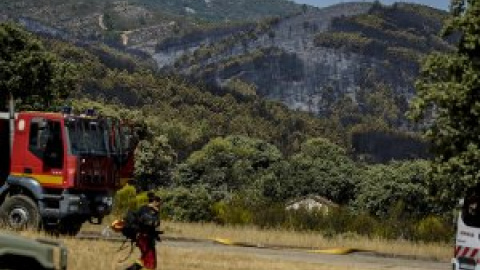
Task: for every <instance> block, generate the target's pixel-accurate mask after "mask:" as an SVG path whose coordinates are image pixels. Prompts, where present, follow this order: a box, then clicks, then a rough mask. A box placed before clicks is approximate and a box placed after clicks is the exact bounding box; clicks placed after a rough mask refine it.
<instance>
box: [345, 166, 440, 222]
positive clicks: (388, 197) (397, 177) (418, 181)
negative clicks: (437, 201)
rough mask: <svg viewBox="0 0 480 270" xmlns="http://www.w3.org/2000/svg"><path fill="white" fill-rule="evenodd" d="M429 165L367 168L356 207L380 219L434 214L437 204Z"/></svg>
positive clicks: (361, 182)
mask: <svg viewBox="0 0 480 270" xmlns="http://www.w3.org/2000/svg"><path fill="white" fill-rule="evenodd" d="M428 166H429V164H428V162H426V161H410V162H394V163H392V164H388V165H383V164H380V165H372V166H369V167H367V168H366V169H365V170H364V171H363V172H362V173H361V178H360V179H361V181H359V184H358V188H357V196H356V198H355V201H354V205H355V207H356V208H358V209H360V210H362V211H365V212H369V213H371V214H374V215H376V216H379V217H392V216H395V215H397V216H399V215H403V214H404V213H409V214H411V215H413V216H417V217H418V216H422V215H425V214H428V213H431V211H432V210H433V209H434V205H433V204H432V200H430V197H429V195H428V193H429V191H428V183H427V175H426V171H427V168H428ZM398 208H401V209H398ZM397 212H398V213H397Z"/></svg>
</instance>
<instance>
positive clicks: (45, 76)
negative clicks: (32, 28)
mask: <svg viewBox="0 0 480 270" xmlns="http://www.w3.org/2000/svg"><path fill="white" fill-rule="evenodd" d="M74 85H75V84H74V76H73V69H72V67H71V66H70V65H68V64H66V63H63V62H61V61H59V60H58V59H57V58H55V56H54V55H52V54H51V53H48V52H46V51H45V48H44V47H43V45H42V44H41V43H40V41H39V40H38V39H36V38H35V37H34V36H33V35H31V34H29V33H28V32H26V31H24V30H23V29H21V28H20V27H18V26H16V25H14V24H11V23H2V24H0V91H1V92H0V106H3V104H5V103H6V100H8V99H9V98H13V99H15V100H16V101H17V104H18V105H20V106H21V107H23V108H25V107H26V108H32V109H47V108H51V107H53V106H55V105H57V104H58V103H59V101H61V100H63V99H64V98H66V97H67V96H68V94H69V92H70V91H71V90H72V89H74Z"/></svg>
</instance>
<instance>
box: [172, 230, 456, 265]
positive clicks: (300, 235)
mask: <svg viewBox="0 0 480 270" xmlns="http://www.w3.org/2000/svg"><path fill="white" fill-rule="evenodd" d="M163 228H164V230H165V231H166V233H167V235H171V236H179V237H189V238H196V239H209V238H210V239H211V238H226V239H230V240H232V241H236V242H247V243H252V244H263V245H280V246H291V247H302V248H311V249H327V248H355V249H361V250H372V251H377V252H381V253H387V254H394V255H411V256H419V257H427V258H432V259H435V260H439V261H450V259H451V256H452V246H451V245H449V244H441V243H430V244H429V243H414V242H410V241H402V240H384V239H369V238H366V237H361V236H357V235H338V236H334V237H328V238H327V237H324V236H322V235H321V234H320V233H317V232H293V231H285V230H260V229H258V228H255V227H232V226H219V225H215V224H210V223H207V224H189V223H173V222H164V223H163Z"/></svg>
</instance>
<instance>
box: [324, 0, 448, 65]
mask: <svg viewBox="0 0 480 270" xmlns="http://www.w3.org/2000/svg"><path fill="white" fill-rule="evenodd" d="M446 18H447V13H446V12H443V11H440V10H437V9H434V8H431V7H427V6H423V5H414V4H400V3H397V4H394V5H393V6H391V7H386V6H382V5H380V4H378V2H377V3H376V4H374V5H373V6H372V8H371V9H370V10H369V12H368V13H366V14H362V15H358V16H352V17H339V18H335V19H334V20H333V21H332V24H331V26H330V29H329V30H328V31H327V32H325V33H321V34H318V35H317V36H316V37H315V44H316V45H317V46H321V47H328V48H341V49H344V50H345V51H349V52H354V53H359V54H362V55H368V56H372V57H376V58H380V59H385V60H387V61H390V62H397V61H400V62H405V63H410V65H412V66H413V67H415V68H416V69H417V70H418V65H419V62H420V60H421V59H422V58H424V57H425V56H426V55H427V54H429V53H431V52H433V51H451V50H453V47H452V45H451V44H449V43H448V42H447V41H445V40H442V39H441V38H440V37H439V36H438V34H439V32H440V30H441V28H442V26H443V22H444V21H445V20H446Z"/></svg>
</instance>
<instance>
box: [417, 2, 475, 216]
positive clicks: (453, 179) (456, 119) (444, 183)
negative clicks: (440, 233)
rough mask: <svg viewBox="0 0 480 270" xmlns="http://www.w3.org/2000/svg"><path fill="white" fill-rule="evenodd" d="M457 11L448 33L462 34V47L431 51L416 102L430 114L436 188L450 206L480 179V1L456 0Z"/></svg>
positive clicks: (423, 114) (422, 111) (419, 113)
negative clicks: (479, 122) (439, 51)
mask: <svg viewBox="0 0 480 270" xmlns="http://www.w3.org/2000/svg"><path fill="white" fill-rule="evenodd" d="M452 14H453V16H452V18H451V19H450V21H449V23H448V24H447V27H446V28H445V30H446V31H445V32H444V34H445V35H449V34H451V33H453V37H459V40H458V44H457V50H455V51H454V52H451V53H444V54H440V53H436V54H433V55H431V56H429V57H428V59H427V60H426V61H425V63H424V65H423V67H422V72H421V77H420V79H419V80H418V82H417V86H416V87H417V92H418V96H417V98H416V99H415V101H414V102H413V105H412V108H411V116H412V117H413V118H414V119H417V120H420V119H426V120H427V126H428V128H427V132H426V135H427V136H428V137H429V138H430V139H431V141H432V142H433V148H434V151H435V154H436V156H435V162H434V164H433V166H432V179H433V180H434V184H433V185H432V186H434V187H435V189H434V190H433V191H434V193H435V195H437V197H438V198H439V199H440V200H441V201H443V202H445V203H446V206H447V207H452V206H453V203H455V201H456V200H457V199H458V198H459V197H460V196H463V192H464V190H465V189H466V188H467V187H469V186H472V185H474V184H475V183H478V182H479V180H480V170H479V168H480V137H479V136H478V134H480V125H478V119H479V115H480V75H479V74H480V32H479V31H478V25H480V2H479V1H473V0H454V1H452Z"/></svg>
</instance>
